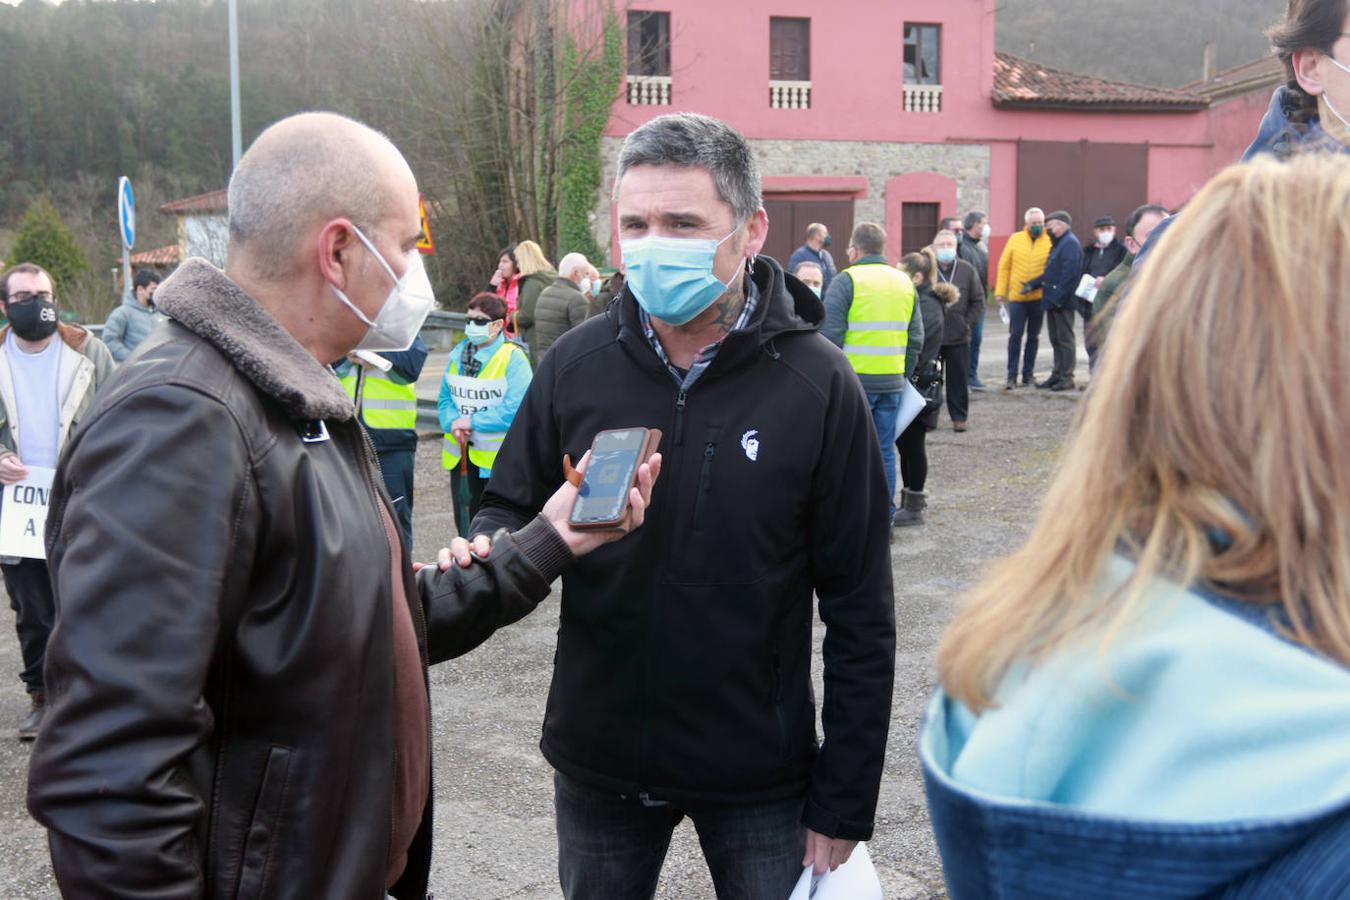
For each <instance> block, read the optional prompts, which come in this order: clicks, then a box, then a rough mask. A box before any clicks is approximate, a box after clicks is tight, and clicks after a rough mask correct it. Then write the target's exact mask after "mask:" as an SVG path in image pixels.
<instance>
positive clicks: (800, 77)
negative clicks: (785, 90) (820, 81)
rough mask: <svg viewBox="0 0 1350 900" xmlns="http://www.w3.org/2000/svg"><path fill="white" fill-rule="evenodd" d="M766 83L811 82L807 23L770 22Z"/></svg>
mask: <svg viewBox="0 0 1350 900" xmlns="http://www.w3.org/2000/svg"><path fill="white" fill-rule="evenodd" d="M769 79H770V80H771V81H810V80H811V20H810V19H787V18H781V17H779V16H773V17H771V18H770V19H769Z"/></svg>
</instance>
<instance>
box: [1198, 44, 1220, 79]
mask: <svg viewBox="0 0 1350 900" xmlns="http://www.w3.org/2000/svg"><path fill="white" fill-rule="evenodd" d="M1218 74H1219V45H1218V44H1216V43H1214V42H1213V41H1210V42H1209V43H1208V44H1206V45H1205V62H1204V76H1203V78H1202V79H1201V81H1203V82H1204V83H1205V84H1209V83H1210V82H1212V81H1213V80H1214V79H1215V77H1216V76H1218Z"/></svg>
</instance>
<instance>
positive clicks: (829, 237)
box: [820, 234, 834, 247]
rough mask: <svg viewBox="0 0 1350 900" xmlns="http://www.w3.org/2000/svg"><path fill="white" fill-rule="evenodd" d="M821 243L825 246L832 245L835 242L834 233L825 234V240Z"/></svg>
mask: <svg viewBox="0 0 1350 900" xmlns="http://www.w3.org/2000/svg"><path fill="white" fill-rule="evenodd" d="M820 243H821V244H822V245H823V246H825V247H828V246H830V245H831V244H833V243H834V235H832V234H827V235H825V240H823V241H821V242H820Z"/></svg>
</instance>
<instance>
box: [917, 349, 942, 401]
mask: <svg viewBox="0 0 1350 900" xmlns="http://www.w3.org/2000/svg"><path fill="white" fill-rule="evenodd" d="M911 381H913V382H914V387H915V389H916V390H917V391H918V392H919V393H920V394H922V395H923V399H924V407H923V411H924V412H926V413H929V412H934V411H936V410H939V409H941V408H942V387H943V384H944V383H945V382H946V378H945V376H944V375H943V373H942V360H941V358H939V359H934V360H932V361H931V362H929V363H928V365H927V366H924V367H923V368H921V369H919V371H917V372H915V373H914V377H913V378H912V379H911Z"/></svg>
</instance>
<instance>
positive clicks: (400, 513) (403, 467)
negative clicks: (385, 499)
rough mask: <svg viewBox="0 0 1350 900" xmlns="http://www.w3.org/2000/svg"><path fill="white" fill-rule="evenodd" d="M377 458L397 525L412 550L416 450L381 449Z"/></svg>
mask: <svg viewBox="0 0 1350 900" xmlns="http://www.w3.org/2000/svg"><path fill="white" fill-rule="evenodd" d="M379 459H380V474H382V475H383V476H384V489H385V490H386V491H388V492H389V499H390V500H393V501H394V515H395V516H397V517H398V527H399V528H400V529H402V531H403V539H404V540H405V541H407V542H408V549H409V550H412V514H413V473H414V472H416V470H417V451H416V450H382V451H380V453H379Z"/></svg>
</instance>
